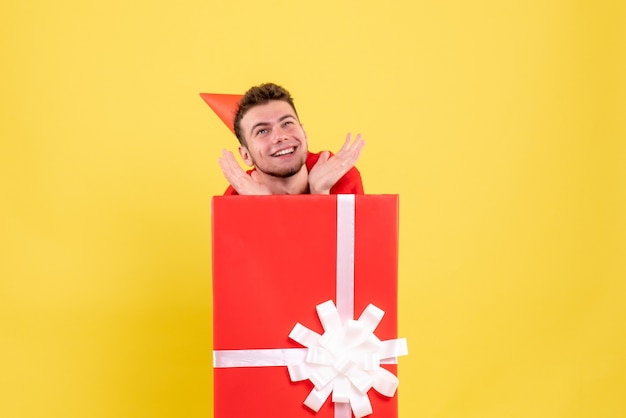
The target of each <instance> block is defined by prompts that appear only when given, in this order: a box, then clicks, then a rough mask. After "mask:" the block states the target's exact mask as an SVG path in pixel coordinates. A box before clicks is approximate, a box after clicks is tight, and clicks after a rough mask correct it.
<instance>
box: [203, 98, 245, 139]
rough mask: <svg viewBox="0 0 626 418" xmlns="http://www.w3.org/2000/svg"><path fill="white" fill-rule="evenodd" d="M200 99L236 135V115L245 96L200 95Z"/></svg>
mask: <svg viewBox="0 0 626 418" xmlns="http://www.w3.org/2000/svg"><path fill="white" fill-rule="evenodd" d="M200 97H202V98H203V99H204V101H205V102H207V104H208V105H209V106H210V107H211V109H213V111H214V112H215V114H216V115H217V116H219V118H220V119H221V120H222V122H224V124H225V125H226V126H227V127H228V129H230V130H231V132H232V133H235V126H234V123H235V113H237V106H238V105H239V101H240V100H241V98H242V97H243V94H215V93H200Z"/></svg>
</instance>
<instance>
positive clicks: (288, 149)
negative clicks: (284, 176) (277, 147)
mask: <svg viewBox="0 0 626 418" xmlns="http://www.w3.org/2000/svg"><path fill="white" fill-rule="evenodd" d="M293 151H294V149H293V147H292V148H287V149H284V150H282V151H278V152H277V153H276V154H274V157H280V156H281V155H287V154H291V153H292V152H293Z"/></svg>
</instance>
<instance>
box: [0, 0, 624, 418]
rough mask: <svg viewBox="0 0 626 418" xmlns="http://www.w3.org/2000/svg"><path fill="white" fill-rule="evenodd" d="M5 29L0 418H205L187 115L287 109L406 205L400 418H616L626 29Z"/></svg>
mask: <svg viewBox="0 0 626 418" xmlns="http://www.w3.org/2000/svg"><path fill="white" fill-rule="evenodd" d="M510 3H512V2H503V1H498V0H493V1H478V2H474V1H442V2H431V1H428V2H427V1H408V0H407V1H387V2H380V1H365V2H364V1H353V2H339V1H327V0H322V1H315V2H301V3H300V2H284V1H279V0H268V1H264V2H253V1H249V2H245V1H222V2H220V3H217V2H210V1H199V0H182V1H172V2H154V1H147V0H139V1H134V2H132V1H126V0H124V1H122V0H113V1H101V2H85V1H79V0H61V1H54V2H50V1H41V0H33V1H18V0H10V1H8V2H7V1H5V2H3V3H2V5H1V6H0V16H2V18H1V19H2V22H1V25H0V48H1V49H0V53H1V54H2V55H1V58H2V65H1V67H0V76H1V77H0V86H1V91H0V106H1V108H0V111H1V113H0V117H1V119H0V144H1V145H0V146H1V148H0V193H1V195H0V230H1V235H0V236H1V237H2V241H1V248H0V250H1V251H0V416H2V417H7V418H12V417H29V418H30V417H63V418H71V417H80V418H83V417H90V418H99V417H133V418H134V417H150V418H155V417H186V418H188V417H207V416H211V414H212V402H211V396H212V382H211V368H210V362H211V345H210V344H211V284H210V283H211V265H210V254H211V252H210V251H211V246H210V236H211V230H210V198H211V196H212V195H216V194H220V193H221V192H222V191H223V190H224V188H225V186H226V182H225V180H224V179H223V178H222V177H221V174H220V171H219V167H218V165H217V158H218V156H219V154H220V150H221V149H222V148H223V147H229V148H231V149H234V148H235V140H234V138H233V137H232V136H231V134H230V132H229V131H228V130H227V129H226V128H225V127H224V126H223V125H222V124H221V122H220V121H219V120H218V119H217V117H216V116H215V115H214V114H213V113H212V112H211V111H210V109H209V108H208V107H207V106H206V104H205V103H204V102H203V101H202V100H201V99H200V98H199V97H198V93H199V92H201V91H204V92H215V93H241V92H243V91H244V90H245V89H246V88H248V87H249V86H251V85H253V84H257V83H260V82H263V81H275V82H278V83H281V84H283V85H284V86H286V87H287V88H288V89H290V90H291V91H292V93H293V94H294V96H295V97H296V103H297V105H298V110H299V113H300V115H301V118H302V120H303V122H304V124H305V128H306V129H307V132H308V134H309V139H310V143H311V149H313V150H320V149H331V150H336V149H337V148H338V147H339V146H340V144H341V142H342V140H343V138H344V135H345V133H346V132H347V131H355V132H356V131H360V132H363V134H364V136H365V138H366V139H367V145H366V148H365V150H364V154H363V156H362V158H361V160H360V161H359V164H358V166H359V168H360V169H361V172H362V173H363V177H364V181H365V186H366V190H367V191H368V192H369V193H399V194H400V196H401V231H400V234H401V242H400V246H401V253H400V276H401V277H400V289H401V294H400V315H401V316H400V334H401V335H402V336H406V337H408V340H409V344H410V356H409V357H405V358H402V359H401V361H400V379H401V384H400V413H401V416H402V417H406V418H408V417H424V418H426V417H450V418H457V417H465V418H471V417H476V418H487V417H494V418H502V417H524V418H526V417H533V418H535V417H546V418H548V417H549V418H555V417H590V418H591V417H594V418H596V417H599V418H600V417H601V418H605V417H623V416H626V400H625V399H626V397H624V393H626V377H625V375H626V355H625V353H626V337H625V332H624V328H625V323H626V308H625V307H624V305H625V302H624V300H625V298H626V285H625V282H626V280H625V279H626V261H625V254H626V198H625V194H626V192H625V191H626V169H625V168H624V167H625V166H626V154H625V153H626V150H625V142H626V124H625V122H624V119H625V118H624V115H626V81H625V80H626V78H625V77H624V74H626V29H624V28H625V27H626V25H625V22H626V13H625V12H626V11H625V7H624V6H623V5H622V4H623V2H618V1H609V0H606V1H597V2H587V1H582V0H580V1H543V0H531V1H526V2H514V3H516V4H518V5H516V6H513V5H510Z"/></svg>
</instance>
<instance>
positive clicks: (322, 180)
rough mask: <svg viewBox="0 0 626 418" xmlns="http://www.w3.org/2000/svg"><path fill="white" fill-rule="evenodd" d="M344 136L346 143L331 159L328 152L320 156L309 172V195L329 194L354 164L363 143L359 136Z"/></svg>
mask: <svg viewBox="0 0 626 418" xmlns="http://www.w3.org/2000/svg"><path fill="white" fill-rule="evenodd" d="M351 139H352V134H348V135H347V136H346V142H344V144H343V146H342V147H341V149H340V150H339V152H337V153H336V154H335V155H333V156H332V157H331V156H330V153H329V152H328V151H324V152H322V153H321V154H320V158H319V160H317V163H315V165H314V166H313V168H311V171H310V172H309V192H310V193H311V194H330V189H331V188H332V187H333V186H334V185H335V184H336V183H337V182H338V181H339V179H341V178H342V177H343V176H344V175H345V174H346V173H347V172H348V171H349V170H350V169H351V168H352V167H354V165H355V164H356V162H357V160H358V159H359V156H360V155H361V150H362V149H363V146H364V145H365V141H364V140H363V139H361V134H358V135H357V136H356V137H355V138H354V142H352V143H351Z"/></svg>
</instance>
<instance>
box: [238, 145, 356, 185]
mask: <svg viewBox="0 0 626 418" xmlns="http://www.w3.org/2000/svg"><path fill="white" fill-rule="evenodd" d="M351 139H352V134H348V136H346V142H344V144H343V146H342V147H341V149H340V150H339V152H337V153H336V154H335V155H333V156H332V157H330V153H329V152H328V151H324V152H322V153H321V154H320V158H319V160H317V163H315V165H314V166H313V168H312V169H311V171H310V172H309V192H310V193H311V194H329V193H330V189H331V188H332V187H333V186H334V185H335V183H337V182H338V181H339V179H340V178H342V177H343V176H344V174H346V173H347V172H348V171H349V170H350V169H351V168H352V167H354V164H356V162H357V160H358V159H359V156H360V155H361V150H362V149H363V146H364V145H365V141H363V140H362V139H361V134H358V135H357V136H356V137H355V138H354V142H352V143H350V140H351ZM231 184H232V183H231Z"/></svg>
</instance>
